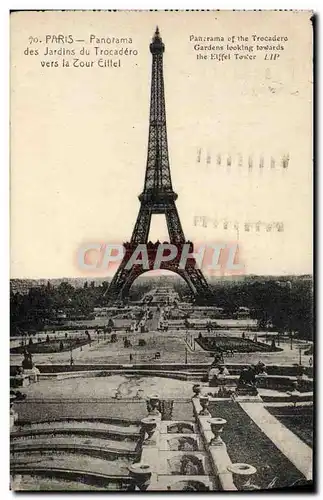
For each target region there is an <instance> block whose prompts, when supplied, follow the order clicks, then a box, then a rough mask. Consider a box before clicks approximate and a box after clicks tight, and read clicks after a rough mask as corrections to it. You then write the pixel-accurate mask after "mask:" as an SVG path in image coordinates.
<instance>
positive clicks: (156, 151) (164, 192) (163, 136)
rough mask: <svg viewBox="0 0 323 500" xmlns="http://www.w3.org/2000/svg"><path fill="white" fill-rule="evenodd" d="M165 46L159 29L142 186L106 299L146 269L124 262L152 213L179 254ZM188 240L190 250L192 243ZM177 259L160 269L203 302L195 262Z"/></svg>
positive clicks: (151, 255) (123, 291)
mask: <svg viewBox="0 0 323 500" xmlns="http://www.w3.org/2000/svg"><path fill="white" fill-rule="evenodd" d="M164 51H165V45H164V44H163V41H162V39H161V37H160V33H159V29H158V27H157V28H156V32H155V34H154V37H153V39H152V43H151V44H150V52H151V54H152V76H151V96H150V119H149V139H148V155H147V166H146V175H145V183H144V189H143V191H142V193H141V194H140V195H139V197H138V198H139V201H140V209H139V214H138V217H137V221H136V224H135V227H134V229H133V233H132V237H131V240H130V242H129V243H124V248H125V254H124V257H123V260H122V262H121V264H120V266H119V268H118V270H117V272H116V274H115V275H114V277H113V279H112V281H111V284H110V286H109V288H108V290H107V292H106V294H107V299H108V302H109V303H110V302H114V301H118V300H122V299H124V298H126V297H127V295H128V293H129V289H130V287H131V285H132V283H133V282H134V280H135V279H136V278H137V277H138V276H140V274H142V273H144V272H147V269H144V268H143V266H142V265H141V264H134V265H133V266H132V267H131V268H130V269H126V268H125V267H126V264H127V262H128V260H129V258H130V257H131V255H132V253H133V251H134V250H135V249H136V248H137V246H138V244H147V243H148V235H149V229H150V223H151V216H152V215H153V214H164V215H165V217H166V222H167V229H168V234H169V242H170V243H172V244H174V245H176V247H177V249H178V253H179V257H180V253H181V252H180V250H181V247H182V245H183V244H184V243H188V242H187V241H186V240H185V236H184V232H183V229H182V225H181V221H180V219H179V216H178V212H177V208H176V205H175V201H176V199H177V194H176V193H175V192H174V190H173V186H172V180H171V175H170V165H169V158H168V145H167V129H166V111H165V93H164V77H163V53H164ZM189 243H190V245H191V246H190V248H191V250H190V251H191V252H192V251H193V244H192V243H191V242H189ZM158 245H159V242H157V243H151V242H149V243H148V244H147V249H148V259H149V269H150V270H152V269H153V264H154V261H155V256H156V252H157V248H158ZM178 265H179V258H177V259H174V260H173V261H169V262H167V261H166V262H162V265H161V268H162V269H166V270H169V271H173V272H175V273H177V274H178V275H179V276H181V277H182V278H183V279H184V280H185V281H186V283H187V285H188V286H189V288H190V291H191V293H192V296H193V297H194V298H195V300H196V301H199V302H204V301H205V300H210V299H211V297H212V294H211V291H210V288H209V285H208V283H207V281H206V279H205V277H204V276H203V274H202V272H201V270H200V269H198V268H197V267H196V261H195V259H194V258H193V257H192V258H191V257H190V258H189V259H188V260H187V263H186V266H185V268H184V269H179V268H178Z"/></svg>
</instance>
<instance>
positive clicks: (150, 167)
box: [139, 26, 177, 213]
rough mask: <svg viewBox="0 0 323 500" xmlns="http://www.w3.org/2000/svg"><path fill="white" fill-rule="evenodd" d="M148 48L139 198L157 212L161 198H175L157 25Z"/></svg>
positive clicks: (168, 199)
mask: <svg viewBox="0 0 323 500" xmlns="http://www.w3.org/2000/svg"><path fill="white" fill-rule="evenodd" d="M149 48H150V52H151V54H152V70H151V94H150V116H149V138H148V153H147V165H146V175H145V184H144V189H143V192H142V193H141V195H140V196H139V200H140V201H145V202H147V203H149V204H150V205H151V207H153V211H154V212H155V213H158V212H159V205H162V206H163V205H164V203H165V202H167V201H170V200H176V199H177V194H176V193H175V192H174V191H173V187H172V181H171V175H170V166H169V158H168V142H167V128H166V109H165V91H164V75H163V54H164V51H165V45H164V44H163V41H162V38H161V36H160V32H159V28H158V26H157V27H156V30H155V33H154V36H153V38H152V42H151V44H150V46H149Z"/></svg>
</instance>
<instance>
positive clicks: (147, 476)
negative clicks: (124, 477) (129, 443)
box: [128, 464, 152, 491]
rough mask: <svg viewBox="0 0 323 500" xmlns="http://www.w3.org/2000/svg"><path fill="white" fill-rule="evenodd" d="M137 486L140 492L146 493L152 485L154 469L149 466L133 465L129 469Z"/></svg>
mask: <svg viewBox="0 0 323 500" xmlns="http://www.w3.org/2000/svg"><path fill="white" fill-rule="evenodd" d="M128 470H129V473H130V476H131V477H132V479H133V482H134V484H135V486H136V487H137V488H138V489H139V490H140V491H146V490H147V488H148V486H149V485H150V480H151V474H152V469H151V467H150V465H147V464H132V465H130V466H129V467H128Z"/></svg>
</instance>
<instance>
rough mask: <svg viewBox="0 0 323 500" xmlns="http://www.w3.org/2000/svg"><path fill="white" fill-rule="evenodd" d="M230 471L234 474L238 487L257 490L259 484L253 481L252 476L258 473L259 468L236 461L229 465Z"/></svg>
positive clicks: (234, 480)
mask: <svg viewBox="0 0 323 500" xmlns="http://www.w3.org/2000/svg"><path fill="white" fill-rule="evenodd" d="M228 471H229V472H231V474H232V475H233V482H234V484H235V485H236V487H237V489H238V490H239V491H240V490H255V489H259V488H258V486H256V485H254V484H252V483H251V477H252V476H254V474H256V472H257V469H256V467H253V465H249V464H244V463H236V464H231V465H229V466H228Z"/></svg>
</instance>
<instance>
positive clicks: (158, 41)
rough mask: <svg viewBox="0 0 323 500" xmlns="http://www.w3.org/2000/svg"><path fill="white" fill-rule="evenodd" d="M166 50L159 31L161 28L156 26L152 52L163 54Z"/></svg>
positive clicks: (151, 46)
mask: <svg viewBox="0 0 323 500" xmlns="http://www.w3.org/2000/svg"><path fill="white" fill-rule="evenodd" d="M164 51H165V45H164V44H163V40H162V38H161V36H160V33H159V28H158V26H156V30H155V34H154V36H153V39H152V42H151V44H150V52H151V53H152V54H162V53H163V52H164Z"/></svg>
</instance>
